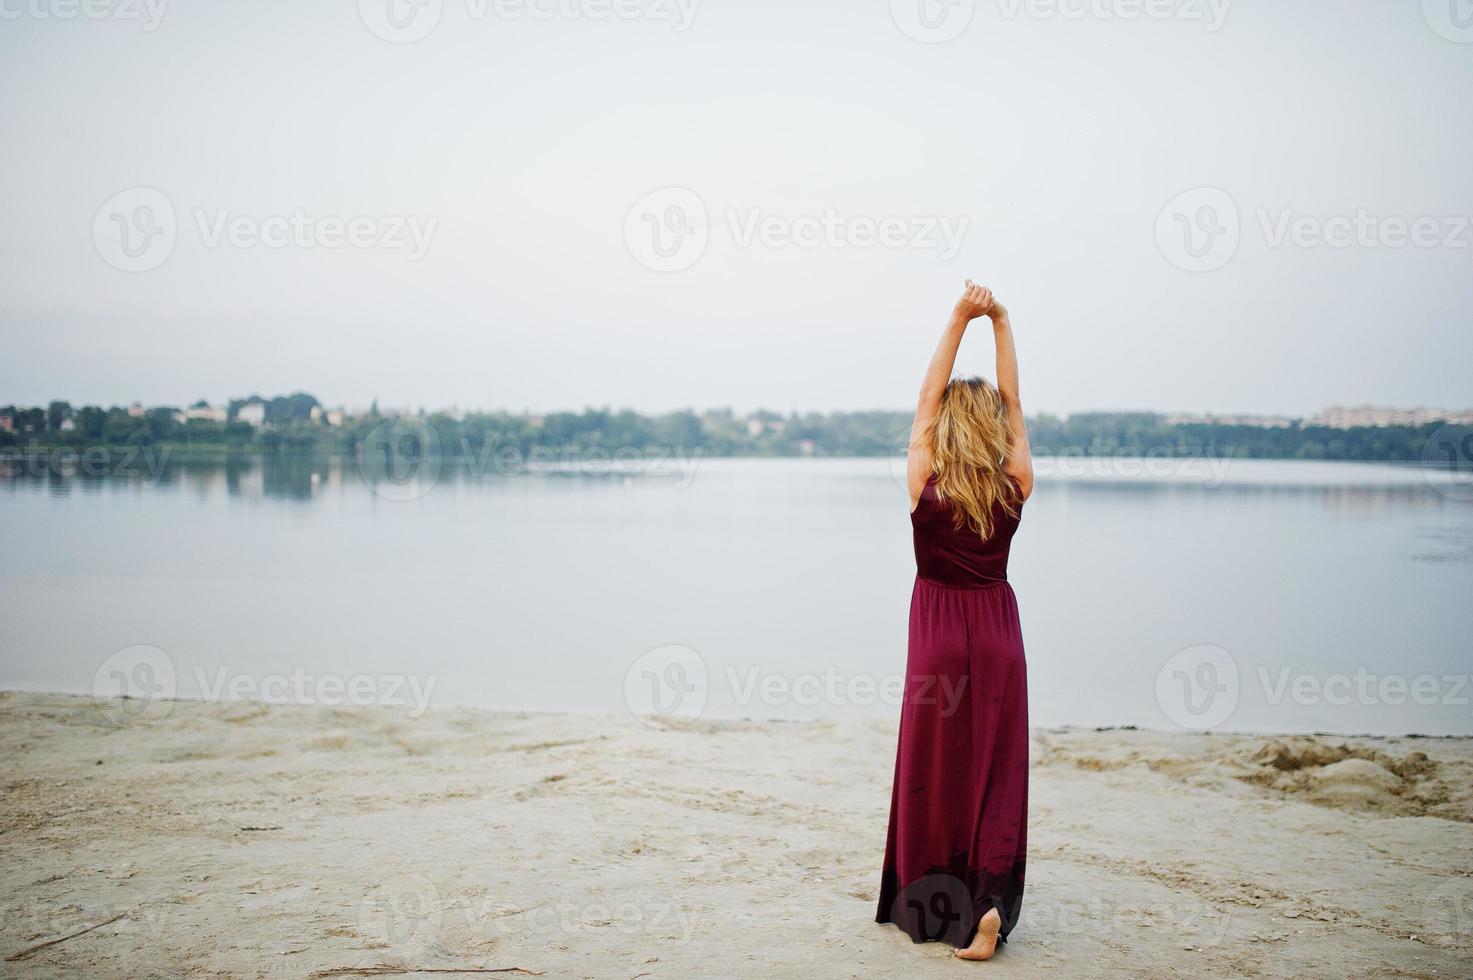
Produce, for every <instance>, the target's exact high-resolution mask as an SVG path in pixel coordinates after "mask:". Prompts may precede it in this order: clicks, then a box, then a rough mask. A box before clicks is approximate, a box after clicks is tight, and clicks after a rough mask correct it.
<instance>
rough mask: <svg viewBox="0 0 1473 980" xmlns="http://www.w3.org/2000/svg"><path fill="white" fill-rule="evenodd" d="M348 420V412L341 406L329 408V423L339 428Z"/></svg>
mask: <svg viewBox="0 0 1473 980" xmlns="http://www.w3.org/2000/svg"><path fill="white" fill-rule="evenodd" d="M346 421H347V413H345V412H344V411H343V410H342V409H341V408H329V409H328V410H327V424H328V425H330V426H332V427H333V428H337V427H338V426H340V425H342V424H343V423H344V422H346Z"/></svg>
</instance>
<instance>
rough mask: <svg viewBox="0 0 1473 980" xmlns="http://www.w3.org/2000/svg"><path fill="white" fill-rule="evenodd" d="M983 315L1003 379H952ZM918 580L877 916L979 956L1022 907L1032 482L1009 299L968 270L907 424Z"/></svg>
mask: <svg viewBox="0 0 1473 980" xmlns="http://www.w3.org/2000/svg"><path fill="white" fill-rule="evenodd" d="M984 316H985V317H988V318H989V319H991V321H992V333H993V338H994V340H995V341H996V344H997V386H996V387H993V386H992V385H991V384H988V383H987V382H986V381H984V380H983V379H981V378H957V379H954V380H953V379H952V378H951V369H952V365H953V364H954V363H955V362H956V352H957V348H958V347H959V346H960V345H961V342H962V334H964V333H965V332H966V329H967V325H968V324H969V323H971V321H973V320H975V319H977V318H978V317H984ZM908 483H909V486H910V507H911V509H910V520H911V525H912V529H913V533H914V538H915V554H916V583H915V591H914V593H913V595H912V596H911V603H910V652H909V657H908V661H907V664H906V678H905V699H904V705H903V707H902V708H901V712H900V746H899V750H898V751H897V753H896V758H895V786H894V790H893V793H892V795H891V799H890V833H889V838H888V840H887V842H886V845H885V870H884V874H883V876H882V878H881V883H880V902H879V911H878V913H877V914H876V916H875V920H876V921H877V922H894V923H895V924H896V925H897V926H899V927H900V928H901V929H902V930H904V931H905V932H906V933H907V934H908V935H909V936H910V937H911V939H912V940H914V941H915V942H930V941H933V940H942V941H945V942H949V943H951V944H952V945H953V946H956V947H958V949H957V951H956V955H957V956H959V957H961V958H963V959H968V960H985V959H989V958H990V957H991V956H992V954H993V951H994V950H995V949H996V946H997V942H998V940H999V939H1000V938H1002V939H1005V938H1006V937H1007V934H1008V932H1009V931H1011V930H1012V928H1013V926H1014V925H1015V924H1016V923H1017V921H1018V912H1019V910H1020V909H1021V908H1022V904H1023V863H1024V858H1025V857H1026V854H1027V850H1028V835H1027V829H1028V828H1027V821H1028V687H1027V677H1026V674H1025V668H1024V663H1023V638H1022V633H1021V631H1020V629H1019V626H1018V606H1017V603H1016V601H1015V600H1014V598H1013V590H1012V587H1011V586H1009V585H1008V580H1007V566H1008V546H1009V543H1010V542H1011V541H1012V538H1013V532H1014V531H1016V530H1017V527H1018V517H1019V514H1020V513H1021V511H1022V508H1023V502H1024V501H1025V500H1027V499H1028V496H1029V494H1030V493H1032V491H1033V458H1032V456H1031V454H1030V453H1029V449H1028V433H1027V430H1026V429H1025V428H1024V427H1023V409H1022V407H1021V406H1020V403H1019V401H1018V359H1017V355H1016V353H1015V352H1014V350H1013V328H1012V325H1011V323H1009V321H1008V311H1007V309H1006V308H1005V307H1004V306H1003V305H1002V304H1001V303H999V302H998V301H997V299H996V297H994V296H993V295H992V291H991V290H989V289H986V288H984V287H982V286H977V285H974V284H973V283H972V281H971V280H970V279H968V280H967V288H966V292H965V293H963V294H962V298H961V299H960V300H958V301H957V304H956V308H955V309H954V310H953V311H952V314H951V320H950V321H949V322H948V323H947V325H946V332H945V333H943V334H942V335H941V343H940V344H938V345H937V347H936V353H935V355H934V356H933V357H932V358H931V365H930V367H929V368H927V369H926V378H925V381H924V382H923V383H922V384H921V398H920V404H919V405H917V406H916V414H915V423H914V424H913V425H912V427H911V431H910V452H909V467H908Z"/></svg>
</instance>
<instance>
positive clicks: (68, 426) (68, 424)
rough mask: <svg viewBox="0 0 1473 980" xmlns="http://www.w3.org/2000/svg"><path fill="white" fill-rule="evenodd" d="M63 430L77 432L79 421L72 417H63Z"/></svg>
mask: <svg viewBox="0 0 1473 980" xmlns="http://www.w3.org/2000/svg"><path fill="white" fill-rule="evenodd" d="M61 431H63V432H75V431H77V423H75V422H73V421H72V420H71V419H62V420H61Z"/></svg>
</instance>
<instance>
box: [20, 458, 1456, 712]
mask: <svg viewBox="0 0 1473 980" xmlns="http://www.w3.org/2000/svg"><path fill="white" fill-rule="evenodd" d="M86 469H87V468H86V467H78V466H71V467H68V466H63V465H55V466H50V467H47V466H36V465H30V464H26V463H24V462H19V463H18V462H17V461H16V460H15V459H14V458H12V459H11V460H10V462H9V464H8V465H7V467H6V468H4V470H3V473H0V516H3V519H4V527H5V547H4V549H3V551H0V617H3V622H4V643H3V654H0V687H3V688H7V689H23V690H46V691H67V692H94V691H95V692H97V693H115V692H116V690H121V689H122V688H121V687H118V685H119V684H132V685H135V687H136V688H140V689H142V690H144V691H145V692H147V691H149V690H157V691H159V692H161V693H165V694H174V695H177V696H181V697H201V696H206V697H224V698H247V699H249V698H256V697H260V698H266V699H268V700H288V701H290V700H305V701H317V702H324V703H385V704H408V705H410V706H411V707H412V708H418V707H420V706H422V705H424V704H474V705H482V706H490V707H497V708H520V709H532V710H565V709H572V710H597V711H624V710H629V709H630V708H631V707H632V708H633V709H634V710H637V711H640V712H646V711H650V710H668V711H672V712H675V713H676V714H682V715H686V716H692V715H700V716H703V717H709V718H731V717H764V718H765V717H777V718H809V717H825V716H849V715H855V714H874V715H891V714H894V713H895V712H896V710H897V709H896V706H895V705H896V700H897V693H898V678H899V677H900V676H901V672H902V671H903V666H904V659H905V639H906V616H907V612H908V608H909V600H910V590H911V583H912V581H913V577H914V564H913V559H912V556H911V550H910V549H911V543H910V526H909V521H908V518H907V515H906V501H905V497H904V493H903V490H902V488H901V485H900V481H899V480H898V479H897V470H898V466H897V465H896V463H895V462H894V461H892V460H885V459H861V460H730V459H709V460H708V459H667V460H665V461H663V462H662V463H660V464H658V465H643V464H641V465H638V466H637V467H635V466H634V465H633V464H625V465H620V464H610V465H607V466H602V467H599V466H595V467H588V466H565V465H560V464H556V463H554V464H550V465H547V466H543V467H538V468H536V470H535V471H533V472H513V473H505V472H490V471H487V469H486V468H485V467H484V466H478V465H476V464H475V463H470V464H451V463H446V464H445V465H444V466H443V467H442V468H440V469H439V470H438V471H437V472H435V473H434V474H433V475H432V477H430V476H426V475H425V474H417V475H416V477H415V479H413V480H407V481H406V480H403V479H398V478H393V475H392V474H391V475H390V478H386V477H384V475H383V474H380V473H377V472H371V473H370V475H369V476H368V477H365V476H364V471H363V470H362V468H360V466H359V465H358V464H357V463H356V462H355V461H354V460H303V459H292V458H287V459H254V458H253V459H232V460H229V461H215V462H184V461H174V460H161V459H158V458H153V459H150V458H148V457H143V458H141V459H139V460H134V461H132V462H131V464H129V465H127V466H122V465H112V464H109V465H108V466H104V467H93V468H91V471H90V472H84V470H86ZM1039 473H1040V475H1039V481H1038V485H1037V489H1036V491H1035V494H1034V496H1033V498H1032V499H1031V500H1030V501H1029V503H1028V504H1027V507H1026V508H1025V511H1024V514H1023V522H1022V526H1021V529H1020V531H1019V533H1018V536H1017V538H1016V539H1015V541H1014V544H1013V560H1012V569H1011V573H1010V578H1011V580H1012V583H1013V587H1014V588H1015V590H1016V591H1017V594H1018V601H1019V607H1020V609H1021V613H1022V618H1023V633H1024V638H1025V642H1026V646H1027V655H1028V661H1029V681H1030V712H1031V718H1032V721H1033V723H1034V724H1036V725H1060V724H1076V725H1126V724H1129V725H1139V726H1143V727H1153V728H1175V727H1188V728H1211V729H1216V730H1222V731H1314V730H1324V731H1335V732H1373V733H1387V734H1390V733H1406V732H1423V733H1432V734H1441V733H1464V734H1467V733H1473V708H1470V706H1469V705H1470V701H1473V690H1470V689H1469V684H1468V673H1469V670H1470V663H1473V656H1470V653H1473V501H1470V500H1469V499H1468V498H1469V497H1470V496H1473V495H1470V494H1469V493H1468V492H1467V489H1468V488H1467V487H1466V486H1463V485H1458V484H1455V483H1453V482H1451V481H1447V480H1442V479H1441V478H1440V477H1439V475H1438V474H1436V473H1431V474H1427V473H1424V472H1423V471H1422V470H1421V469H1418V468H1412V467H1395V466H1376V465H1365V464H1329V463H1298V462H1259V461H1234V462H1232V463H1231V464H1230V465H1229V464H1227V463H1226V462H1224V461H1206V460H1185V461H1179V460H1170V461H1168V460H1154V461H1142V460H1133V461H1132V460H1115V461H1107V460H1080V459H1072V460H1052V461H1050V460H1041V461H1040V464H1039ZM135 693H137V691H136V690H135ZM161 704H162V702H161ZM145 705H147V702H145ZM153 708H154V709H155V710H158V708H159V706H158V705H157V704H156V705H153Z"/></svg>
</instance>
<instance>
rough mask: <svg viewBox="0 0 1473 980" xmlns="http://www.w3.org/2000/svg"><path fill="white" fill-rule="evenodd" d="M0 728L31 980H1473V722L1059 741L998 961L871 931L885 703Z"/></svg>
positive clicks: (342, 713) (21, 931) (163, 717)
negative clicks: (855, 713) (945, 979)
mask: <svg viewBox="0 0 1473 980" xmlns="http://www.w3.org/2000/svg"><path fill="white" fill-rule="evenodd" d="M158 709H162V710H158ZM0 747H3V751H4V755H5V758H6V760H7V765H6V775H5V781H4V787H5V789H4V796H3V832H0V850H3V860H0V868H3V870H0V875H3V891H4V898H3V907H4V910H5V911H4V917H3V920H0V955H3V956H4V957H5V963H4V971H3V972H4V974H5V975H11V976H74V975H88V976H170V977H177V976H196V977H207V976H208V977H258V976H259V977H277V976H281V977H353V976H400V975H403V976H413V975H419V974H447V975H454V974H465V975H478V974H480V975H488V976H519V975H527V974H540V975H543V976H548V977H599V978H603V977H615V978H624V980H632V978H635V977H672V978H674V977H691V976H726V977H763V978H769V977H774V976H805V977H856V978H858V977H864V978H870V977H884V976H916V975H923V976H957V977H961V976H967V975H973V976H976V975H983V974H990V975H1008V976H1018V977H1054V978H1056V977H1061V976H1065V977H1067V976H1083V975H1094V976H1121V977H1125V976H1142V977H1170V976H1181V975H1200V976H1223V977H1228V976H1263V977H1291V976H1324V977H1331V976H1334V977H1343V976H1351V975H1354V976H1387V977H1390V976H1396V977H1454V976H1468V975H1470V974H1473V822H1470V819H1473V739H1429V738H1415V737H1409V738H1346V737H1339V736H1319V737H1314V738H1309V737H1284V738H1274V737H1265V736H1247V735H1238V736H1224V735H1211V736H1209V735H1195V734H1161V733H1153V732H1143V731H1127V730H1106V731H1094V730H1081V729H1058V730H1037V731H1035V732H1034V741H1033V760H1034V761H1033V771H1032V800H1031V811H1030V854H1029V865H1028V891H1027V895H1026V898H1025V901H1024V912H1023V920H1022V922H1021V924H1020V925H1019V926H1018V928H1017V931H1016V932H1015V933H1014V935H1013V938H1012V941H1011V942H1010V943H1008V944H1007V945H1006V946H1005V947H1004V948H1003V950H1002V952H1001V953H1000V954H999V955H998V957H997V958H996V959H995V960H994V961H992V962H991V963H988V964H968V963H962V962H960V961H956V960H952V959H950V958H949V957H948V955H947V954H948V951H949V950H948V948H947V947H945V946H942V945H938V944H929V945H924V946H914V945H912V944H911V943H910V942H909V941H908V940H907V939H906V938H905V937H903V936H902V935H901V934H900V933H899V932H898V931H897V930H895V929H894V928H892V927H888V926H879V925H876V924H874V923H873V921H872V920H873V917H874V900H875V893H876V887H877V884H878V871H879V861H880V857H881V851H882V849H883V844H884V833H885V821H886V815H887V809H888V805H889V789H890V779H891V765H892V761H893V753H894V725H893V723H892V722H889V721H878V720H877V721H853V722H851V721H845V722H808V723H774V722H705V723H696V724H692V725H686V726H681V727H679V728H671V727H665V726H663V725H659V724H651V723H647V722H644V721H641V720H639V719H636V718H633V717H628V716H623V717H620V716H595V715H548V714H521V713H505V712H489V711H478V710H472V709H460V708H448V709H438V710H432V711H430V712H428V713H427V714H424V715H422V716H419V717H414V716H412V715H411V714H410V713H408V712H406V711H404V710H402V709H389V708H327V707H314V706H272V705H263V704H257V703H199V702H176V703H168V704H166V705H155V706H154V709H151V710H150V711H149V712H148V713H146V714H145V715H144V716H143V717H141V718H130V717H129V715H128V714H127V713H126V712H123V711H120V710H119V704H118V703H117V702H102V701H94V700H91V699H87V698H81V697H70V696H60V695H38V694H5V695H0Z"/></svg>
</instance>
